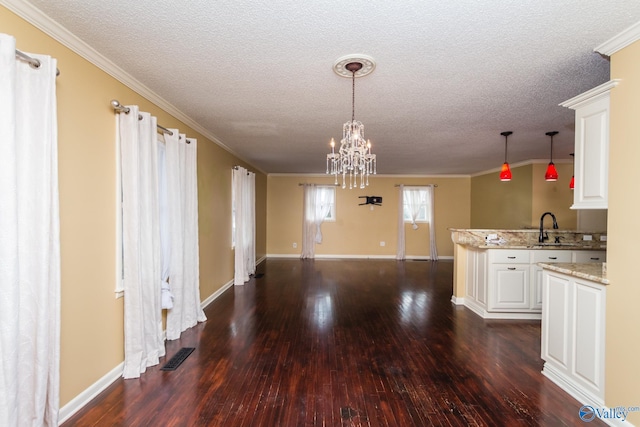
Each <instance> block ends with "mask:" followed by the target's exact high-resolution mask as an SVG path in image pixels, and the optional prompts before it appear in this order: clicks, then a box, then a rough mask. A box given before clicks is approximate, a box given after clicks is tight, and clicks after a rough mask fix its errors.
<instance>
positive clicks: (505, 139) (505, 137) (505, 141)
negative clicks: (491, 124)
mask: <svg viewBox="0 0 640 427" xmlns="http://www.w3.org/2000/svg"><path fill="white" fill-rule="evenodd" d="M508 138H509V136H508V135H505V136H504V162H505V163H507V139H508Z"/></svg>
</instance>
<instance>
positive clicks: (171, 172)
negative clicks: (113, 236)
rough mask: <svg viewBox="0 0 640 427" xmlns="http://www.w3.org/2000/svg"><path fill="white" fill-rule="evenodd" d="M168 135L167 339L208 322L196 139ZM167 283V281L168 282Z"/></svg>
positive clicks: (166, 135)
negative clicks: (203, 301) (203, 302)
mask: <svg viewBox="0 0 640 427" xmlns="http://www.w3.org/2000/svg"><path fill="white" fill-rule="evenodd" d="M171 131H172V133H173V135H169V134H165V135H164V139H165V143H166V151H167V152H166V165H165V166H166V181H167V207H168V210H169V219H170V220H169V239H168V240H169V246H170V249H169V252H170V259H171V261H170V263H169V287H170V289H171V293H172V294H173V307H172V308H170V309H169V311H168V312H167V339H169V340H174V339H178V338H179V337H180V334H181V333H182V331H184V330H186V329H188V328H190V327H192V326H194V325H195V324H196V323H198V322H204V321H205V320H207V318H206V316H205V314H204V311H203V310H202V307H201V306H200V270H199V268H200V267H199V259H200V258H199V247H198V169H197V147H198V142H197V140H195V139H191V138H189V139H188V143H187V138H186V136H185V135H184V134H179V133H178V130H177V129H171ZM165 283H166V282H165Z"/></svg>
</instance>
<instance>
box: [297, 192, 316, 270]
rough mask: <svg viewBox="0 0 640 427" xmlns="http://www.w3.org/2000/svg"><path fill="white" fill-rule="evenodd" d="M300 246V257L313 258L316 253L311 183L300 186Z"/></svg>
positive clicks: (314, 194) (314, 193)
mask: <svg viewBox="0 0 640 427" xmlns="http://www.w3.org/2000/svg"><path fill="white" fill-rule="evenodd" d="M302 192H303V193H302V203H303V205H302V248H301V251H300V258H302V259H307V258H308V259H313V258H314V257H315V254H316V248H315V246H316V221H315V212H316V192H317V188H316V186H315V185H313V184H304V185H303V187H302Z"/></svg>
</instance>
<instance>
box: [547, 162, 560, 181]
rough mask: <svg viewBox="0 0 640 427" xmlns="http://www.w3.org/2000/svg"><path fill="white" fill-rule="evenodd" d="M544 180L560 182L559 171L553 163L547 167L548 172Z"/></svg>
mask: <svg viewBox="0 0 640 427" xmlns="http://www.w3.org/2000/svg"><path fill="white" fill-rule="evenodd" d="M544 179H545V180H546V181H557V180H558V171H557V170H556V165H554V164H553V162H549V165H548V166H547V172H546V173H545V174H544Z"/></svg>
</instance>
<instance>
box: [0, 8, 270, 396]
mask: <svg viewBox="0 0 640 427" xmlns="http://www.w3.org/2000/svg"><path fill="white" fill-rule="evenodd" d="M0 28H1V29H2V30H1V31H2V32H4V33H7V34H11V35H13V36H15V37H16V39H17V47H18V48H19V49H21V50H23V51H26V52H37V53H46V54H49V55H51V56H53V57H55V58H57V59H58V68H59V69H60V71H61V74H60V76H59V77H58V79H57V96H58V127H59V132H58V135H59V142H58V149H59V183H60V234H61V236H60V239H61V261H62V265H61V268H62V271H61V274H62V285H61V305H62V306H61V312H62V315H61V366H60V370H61V378H60V383H61V384H60V386H61V390H60V393H61V399H60V400H61V402H60V404H61V406H63V405H65V404H66V403H68V402H69V401H70V400H71V399H72V398H74V397H75V396H77V395H78V394H79V393H81V392H82V391H84V390H85V389H87V388H88V387H89V386H91V385H92V384H93V383H95V382H96V381H97V380H98V379H100V378H101V377H102V376H104V375H105V374H107V373H108V372H109V371H111V370H112V369H113V368H115V367H116V366H117V365H118V364H119V363H121V362H122V360H123V357H124V356H123V354H124V350H123V349H124V344H123V303H122V301H123V300H122V299H115V294H114V289H115V284H116V275H115V272H116V264H115V259H116V244H115V243H116V225H115V224H116V204H115V201H116V186H115V182H116V178H115V170H116V159H115V148H114V141H115V118H114V117H115V113H114V112H113V110H112V109H111V107H110V105H109V101H110V100H111V99H114V98H115V99H118V100H119V101H120V102H122V103H123V104H138V105H140V107H141V109H142V110H144V111H149V112H150V113H152V114H154V115H156V116H157V117H158V122H159V123H160V124H162V125H163V126H165V127H175V128H179V129H180V130H181V131H184V132H185V133H186V134H187V135H188V136H190V137H194V138H197V139H198V190H199V203H200V207H199V222H200V283H201V290H200V292H201V297H202V298H203V299H204V298H206V297H208V296H209V295H211V294H212V293H213V292H215V291H216V290H217V289H219V288H220V287H222V286H223V285H224V284H225V283H227V282H228V281H229V280H231V279H232V277H233V268H232V263H233V261H232V258H233V252H232V250H231V242H230V237H229V234H230V231H229V227H230V224H231V219H230V212H231V207H230V204H231V201H230V188H231V166H233V165H234V164H242V165H245V166H246V164H243V163H241V162H239V160H238V159H237V158H235V157H234V156H232V155H231V154H229V153H228V152H226V151H225V150H223V149H221V148H220V147H219V146H217V145H215V144H214V143H213V142H211V141H209V140H207V139H206V138H204V137H203V136H202V135H200V134H198V133H197V132H195V131H194V130H193V129H190V128H189V127H187V126H186V125H185V124H183V123H181V122H179V121H178V120H177V119H175V118H174V117H172V116H171V115H170V114H168V113H167V112H165V111H163V110H161V109H159V108H158V107H157V106H155V105H154V104H152V103H150V102H149V101H147V100H146V99H144V98H142V97H141V96H140V95H138V94H137V93H135V92H134V91H132V90H131V89H129V88H128V87H126V86H124V85H123V84H121V83H120V82H118V81H117V80H115V79H114V78H112V77H110V76H109V75H108V74H106V73H105V72H103V71H102V70H100V69H99V68H97V67H96V66H94V65H92V64H91V63H89V62H88V61H86V60H84V59H83V58H81V57H80V56H78V55H77V54H75V53H73V52H72V51H71V50H69V49H67V48H66V47H64V46H63V45H61V44H60V43H58V42H56V41H55V40H53V39H52V38H51V37H49V36H47V35H45V34H44V33H42V32H41V31H40V30H38V29H36V28H35V27H33V26H32V25H31V24H28V23H27V22H25V21H24V20H22V19H21V18H19V17H17V16H16V15H14V14H13V13H12V12H10V11H8V10H7V9H5V8H4V7H2V6H0ZM256 193H257V200H258V209H257V213H256V218H258V223H257V240H258V254H259V255H263V254H265V253H266V211H265V209H266V204H265V198H266V177H265V176H264V175H262V174H259V175H258V176H257V179H256Z"/></svg>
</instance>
